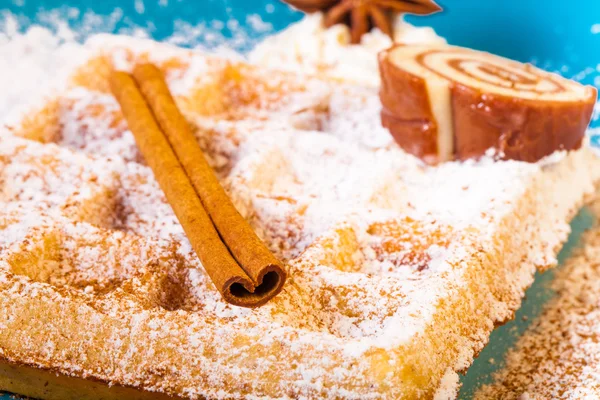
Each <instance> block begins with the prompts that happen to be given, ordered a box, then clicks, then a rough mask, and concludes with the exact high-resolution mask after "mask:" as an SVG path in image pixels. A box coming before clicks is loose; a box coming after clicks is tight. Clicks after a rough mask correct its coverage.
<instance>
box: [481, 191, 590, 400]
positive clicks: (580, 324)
mask: <svg viewBox="0 0 600 400" xmlns="http://www.w3.org/2000/svg"><path fill="white" fill-rule="evenodd" d="M599 204H600V203H599V202H598V200H596V201H595V202H594V204H593V206H592V207H591V208H592V210H593V211H594V214H595V216H596V217H598V211H599V208H598V207H599ZM599 234H600V231H599V229H598V224H597V222H596V224H595V226H594V227H593V228H592V230H591V231H590V232H588V233H585V234H584V237H583V240H582V246H581V247H580V248H579V249H578V250H576V252H575V254H573V255H572V256H571V257H570V258H569V259H568V260H567V261H566V263H565V265H564V266H563V267H562V268H561V270H560V271H559V272H558V273H557V276H556V279H555V280H554V285H553V286H554V289H555V290H556V291H557V292H558V295H557V297H556V298H555V299H554V300H552V301H551V302H550V303H549V304H548V305H547V306H546V309H545V310H544V312H543V313H542V314H541V315H540V317H539V318H538V319H537V320H536V321H534V323H533V325H532V326H531V327H530V328H529V330H528V331H527V332H526V333H525V334H524V336H523V337H522V338H521V339H520V340H519V342H518V343H517V345H516V348H515V349H514V350H512V351H511V352H510V353H509V354H508V356H507V365H506V367H505V368H504V369H503V370H501V371H500V372H499V373H498V374H497V375H496V377H495V378H496V382H495V383H494V384H492V385H489V386H486V387H484V388H482V389H481V390H480V391H479V392H478V394H477V396H476V397H477V398H479V399H488V398H503V399H525V398H528V399H542V398H563V399H582V398H595V397H597V396H598V393H599V392H600V379H599V376H600V375H599V374H600V371H599V370H598V365H599V363H598V361H599V360H598V358H599V355H600V348H599V346H598V340H597V338H598V334H600V326H599V324H598V321H599V320H600V314H599V312H598V300H597V299H598V293H599V291H600V286H599V285H598V281H599V280H598V273H599V271H598V263H597V261H598V257H600V247H599V244H600V235H599Z"/></svg>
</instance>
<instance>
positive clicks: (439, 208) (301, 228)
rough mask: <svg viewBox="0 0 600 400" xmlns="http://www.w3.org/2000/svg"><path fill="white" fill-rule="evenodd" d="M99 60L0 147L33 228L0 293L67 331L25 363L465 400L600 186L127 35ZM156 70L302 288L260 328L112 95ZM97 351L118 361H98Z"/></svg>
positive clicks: (372, 92)
mask: <svg viewBox="0 0 600 400" xmlns="http://www.w3.org/2000/svg"><path fill="white" fill-rule="evenodd" d="M85 47H86V50H85V52H86V53H88V54H87V57H91V58H90V60H91V61H90V63H89V64H86V65H84V66H83V67H82V68H81V69H78V71H79V75H77V74H76V76H79V77H78V79H76V80H74V81H71V82H72V83H71V86H69V87H68V88H67V89H66V90H65V91H62V92H60V93H58V94H57V95H56V97H54V98H53V99H52V101H51V102H50V103H51V104H54V106H53V107H46V108H45V111H44V112H42V113H40V114H34V115H31V114H30V115H28V117H29V118H28V120H29V122H28V123H25V121H24V122H23V123H21V124H16V125H14V126H13V127H12V134H11V135H9V134H8V133H7V134H5V135H3V139H2V146H0V148H1V149H2V151H3V153H2V154H3V158H2V166H1V167H0V171H1V173H2V176H3V177H4V178H5V180H4V185H3V190H4V191H5V192H6V195H5V198H4V200H5V202H10V203H11V204H12V205H11V206H10V207H12V208H10V207H9V208H8V210H17V211H19V212H20V213H19V212H17V211H15V212H13V213H8V214H7V215H6V216H5V218H13V219H14V220H15V221H19V222H20V223H17V224H15V223H13V224H12V225H10V227H5V228H4V231H3V232H5V233H6V235H7V237H8V235H9V234H10V238H11V243H12V244H11V246H10V250H5V251H4V253H3V257H4V258H3V261H2V271H3V272H2V274H0V275H3V274H5V275H10V276H12V278H11V279H12V280H10V279H8V280H3V281H2V282H4V285H7V286H11V285H12V286H11V287H16V286H17V285H18V287H19V288H22V287H25V288H27V289H15V291H16V293H20V295H21V296H20V297H18V298H16V297H15V298H12V297H11V299H10V301H8V300H7V303H6V304H7V305H6V307H7V309H6V312H7V313H13V312H21V313H22V312H24V311H23V309H21V308H20V307H21V306H20V304H25V303H27V302H29V303H28V304H26V306H27V307H28V309H30V310H45V311H43V312H44V313H47V315H57V316H59V317H57V318H56V319H55V320H53V321H50V322H48V323H47V325H44V328H43V329H42V330H41V331H40V332H42V331H43V335H44V337H45V338H46V339H47V341H48V343H49V344H48V345H47V346H44V347H43V349H39V348H38V347H37V345H38V343H43V342H41V341H40V342H35V341H32V342H31V343H28V344H27V345H25V346H24V345H22V344H17V343H14V342H12V341H11V339H10V338H8V337H5V338H4V339H3V336H2V334H1V333H0V344H1V346H0V347H1V348H3V349H12V350H11V351H12V352H13V354H15V358H16V359H18V360H20V361H21V362H31V363H35V364H37V365H41V366H52V367H53V368H57V369H59V370H60V371H62V372H65V373H69V374H85V375H86V376H93V377H95V378H97V379H103V380H108V381H112V382H118V383H121V384H126V385H134V386H143V387H144V388H146V389H151V390H159V391H165V392H174V393H177V394H179V395H181V396H187V397H191V398H195V397H198V396H207V397H227V396H230V395H231V396H235V397H244V396H246V395H249V393H250V392H251V393H253V395H255V396H264V397H271V398H272V397H280V396H284V397H301V396H307V397H311V396H322V397H336V396H337V397H343V396H347V397H348V396H349V397H360V398H364V397H367V395H368V396H371V397H383V396H386V395H390V396H396V397H401V396H405V397H411V396H412V395H418V394H428V395H429V394H431V395H433V393H434V392H435V391H436V390H437V388H438V387H439V386H440V385H441V384H442V383H441V382H442V377H444V378H443V382H446V383H447V384H446V385H445V386H448V387H446V389H445V390H446V391H445V392H444V393H452V390H453V389H452V387H451V386H452V385H456V379H455V375H453V374H454V372H448V371H456V369H459V368H464V367H465V366H466V365H468V364H469V363H470V362H471V360H472V357H473V354H474V352H476V351H477V350H478V349H479V348H480V347H481V346H482V345H483V343H484V342H485V340H486V338H487V334H488V333H489V330H490V329H491V326H492V324H493V322H495V321H502V320H504V319H506V318H508V317H510V316H511V315H512V312H513V310H514V308H515V307H516V305H517V304H518V301H519V299H520V296H521V294H522V289H523V287H525V286H526V285H527V284H528V283H529V282H530V281H531V279H532V273H533V271H534V268H533V267H534V260H536V261H546V262H547V263H552V261H553V260H552V257H549V256H547V254H548V253H552V254H553V251H554V248H555V247H556V246H558V245H559V244H560V242H561V241H562V240H563V239H564V237H563V236H564V235H563V234H564V229H565V228H564V227H565V225H566V221H567V219H568V216H569V215H570V213H572V211H573V210H574V209H575V208H576V207H577V205H578V204H579V203H580V201H581V198H582V197H583V195H584V194H585V193H587V192H590V191H591V190H592V182H593V181H595V180H596V179H597V178H598V177H597V176H596V174H597V173H596V172H594V171H598V170H599V169H598V168H591V167H590V165H594V161H595V158H593V156H591V155H590V154H589V152H588V150H587V149H583V150H581V151H579V152H575V153H573V154H571V155H569V156H567V157H562V158H559V159H557V160H555V161H554V162H552V161H551V160H550V161H548V162H547V163H546V164H544V165H541V164H540V165H532V164H524V163H519V162H501V163H500V162H495V161H494V160H493V159H491V158H485V159H483V160H480V161H478V162H468V163H448V164H445V165H443V166H441V167H438V168H430V167H425V166H423V165H422V164H421V163H420V161H418V160H417V159H415V158H413V157H411V156H409V155H407V154H405V153H404V152H402V151H401V150H400V149H399V148H398V147H397V146H395V145H394V144H393V143H392V142H390V140H389V137H388V136H389V134H387V132H386V131H385V130H383V129H382V128H381V127H380V126H379V124H378V123H377V121H379V117H378V114H379V107H380V106H379V104H378V102H377V91H376V89H373V88H360V87H355V86H352V85H349V84H344V83H339V82H337V83H336V82H333V81H330V80H328V79H324V80H323V79H319V78H314V77H306V76H295V75H289V74H285V73H282V72H278V71H265V70H264V69H259V68H254V67H251V66H246V65H238V64H236V63H235V62H233V63H232V62H231V61H230V60H223V59H216V58H211V57H209V56H206V55H204V54H202V53H198V52H191V51H186V50H178V49H176V48H173V47H168V46H160V45H157V44H155V43H152V42H144V41H140V40H132V39H127V38H110V37H107V36H99V37H97V38H92V39H91V40H90V41H89V42H88V43H87V44H86V46H85ZM90 52H92V53H93V54H92V55H91V56H90V55H89V53H90ZM147 53H149V55H148V54H147ZM147 56H149V57H150V59H152V60H153V61H155V62H156V63H158V64H159V65H161V66H162V67H163V68H164V69H166V74H167V77H168V81H169V84H170V85H171V87H173V88H174V89H175V90H174V91H175V93H176V94H177V96H178V99H177V100H178V102H179V103H180V105H181V106H182V109H183V110H184V111H185V113H186V116H187V117H188V119H189V121H190V123H192V124H193V126H194V129H195V131H196V133H197V135H198V139H199V142H200V144H201V146H202V147H203V148H204V150H205V152H206V154H207V156H208V158H209V160H210V162H211V163H212V164H213V165H216V166H217V170H218V172H219V174H220V176H221V177H222V179H223V183H224V185H225V186H226V188H227V190H228V191H229V193H230V194H231V196H232V198H233V199H234V201H235V203H236V205H237V206H238V207H239V209H240V212H241V213H242V214H243V215H244V216H245V217H246V218H248V220H249V221H250V222H251V224H252V225H253V227H254V228H255V229H256V230H257V232H258V233H259V234H260V235H261V236H262V237H263V238H265V240H266V241H267V243H268V245H269V246H270V247H271V248H273V250H274V251H276V252H277V254H278V255H279V256H280V257H282V258H283V259H284V260H285V261H286V262H287V264H288V267H289V269H290V274H291V278H290V281H289V282H288V284H286V287H285V289H284V291H283V292H282V293H281V294H280V295H278V296H277V297H276V298H275V299H273V301H271V302H270V303H268V304H267V305H265V306H264V307H261V308H260V309H257V310H246V309H239V308H237V307H234V306H231V305H229V304H226V303H224V302H223V301H222V299H221V297H220V295H219V293H218V292H217V291H216V290H215V288H214V287H213V285H212V283H211V282H210V280H209V279H208V278H207V277H206V275H205V274H204V272H203V270H202V268H201V265H200V263H199V261H198V259H197V257H196V256H195V255H194V254H193V253H192V251H191V248H190V246H189V243H188V242H187V239H186V238H185V235H184V234H183V232H182V230H181V227H180V226H179V224H178V223H177V220H176V218H175V216H174V214H173V212H172V211H171V209H170V207H169V206H168V204H167V203H166V201H165V199H164V195H163V194H162V192H161V191H160V189H159V187H158V185H157V184H156V182H155V181H154V179H153V175H152V172H151V171H150V170H149V169H148V168H147V167H146V166H144V165H143V162H142V160H140V157H139V154H137V151H136V149H135V145H134V142H133V140H132V137H131V134H130V132H128V131H127V127H126V125H125V123H124V121H123V119H122V116H121V115H120V112H119V109H118V107H117V104H116V102H115V100H114V99H113V98H112V97H111V96H110V95H108V94H107V93H106V87H105V86H106V85H105V81H104V80H103V79H105V74H106V71H107V70H109V69H110V67H112V66H113V65H115V64H116V65H118V66H120V67H124V68H129V67H130V66H131V64H132V63H133V62H135V60H137V59H139V58H140V57H147ZM81 71H85V73H83V76H81V74H82V72H81ZM103 77H104V78H103ZM215 82H217V85H215V84H214V83H215ZM198 99H200V100H198ZM202 99H210V100H211V101H213V102H214V104H213V106H214V110H216V111H212V112H210V113H208V112H206V101H205V100H202ZM223 104H225V105H226V107H223V106H222V105H223ZM36 115H37V117H38V118H35V116H36ZM40 127H44V129H43V130H40ZM49 128H52V129H49ZM40 132H41V133H43V134H42V135H41V136H40ZM13 135H18V136H24V137H26V138H28V139H30V140H26V139H20V138H17V137H14V136H13ZM33 140H38V141H42V142H54V143H56V144H41V143H36V142H34V141H33ZM39 163H42V164H41V166H39V165H38V164H39ZM582 168H583V170H584V171H585V173H581V172H580V171H581V169H582ZM31 171H35V174H33V173H32V172H31ZM90 172H94V174H95V175H94V176H92V175H91V174H90ZM9 178H10V179H9ZM8 182H19V183H20V185H19V188H20V189H19V190H21V191H23V190H24V191H29V192H31V193H30V194H28V195H27V196H24V195H22V194H19V195H15V194H14V193H15V192H14V190H15V189H14V188H13V187H12V186H11V185H10V184H8ZM50 186H51V187H52V188H53V190H49V187H50ZM566 187H569V188H570V190H566ZM75 192H77V193H75ZM548 193H561V194H560V195H556V196H553V197H552V198H547V196H546V195H547V194H548ZM15 203H16V204H18V205H19V207H16V206H15V205H14V204H15ZM25 213H27V214H28V215H29V216H26V215H25ZM38 216H41V217H38ZM532 220H535V221H536V223H535V224H534V223H531V222H532ZM27 221H29V222H27ZM36 221H39V222H37V223H36ZM44 221H46V222H44ZM15 231H16V232H15ZM27 238H30V239H27ZM26 242H27V243H29V244H26ZM29 246H33V247H29ZM74 249H81V251H79V250H78V251H75V250H74ZM133 249H135V250H133ZM508 249H511V251H508ZM481 254H484V255H486V256H485V257H487V258H485V257H482V256H481ZM56 255H59V256H56ZM498 259H501V260H502V261H503V262H499V261H497V260H498ZM56 260H62V261H61V262H60V263H59V264H56V263H54V264H52V262H58V261H56ZM49 262H50V263H49ZM100 264H101V265H100ZM57 265H58V266H59V268H55V267H56V266H57ZM507 266H508V267H507ZM541 266H547V265H546V264H543V265H541ZM40 271H42V272H43V273H42V272H40ZM11 274H12V275H11ZM481 276H487V278H486V279H481ZM30 289H31V290H30ZM33 289H35V294H34V292H33ZM25 291H26V293H27V294H26V295H24V296H23V293H25ZM490 293H500V295H499V297H498V298H495V297H494V295H492V294H490ZM61 296H62V297H61ZM82 296H83V297H82ZM467 296H468V298H470V300H471V301H469V302H465V301H464V299H465V298H467ZM56 297H60V298H61V300H60V301H59V302H58V301H48V300H47V299H48V298H56ZM82 299H85V300H82ZM502 299H509V300H508V301H507V300H502ZM12 301H15V302H14V303H11V302H12ZM23 301H24V302H25V303H22V302H23ZM86 302H93V303H94V304H96V305H97V308H90V307H88V306H87V305H85V304H87V303H86ZM8 304H10V305H8ZM24 306H25V305H24ZM73 310H77V311H76V312H75V313H74V311H73ZM475 311H477V312H475ZM36 312H37V311H36ZM40 312H42V311H40ZM44 315H46V314H44ZM73 315H80V316H81V315H85V318H83V317H78V318H80V319H77V320H81V321H84V322H76V321H75V320H71V318H72V316H73ZM39 318H40V316H39V315H38V316H32V318H31V319H30V321H31V323H35V322H36V321H38V320H39ZM85 321H90V322H89V323H88V322H85ZM92 321H94V322H93V323H92ZM82 324H83V325H82ZM100 326H102V327H103V328H102V329H103V331H102V332H104V333H102V334H100V333H99V332H100V331H99V329H101V328H100ZM27 327H28V325H26V329H28V328H27ZM10 329H16V328H15V327H12V328H11V327H7V331H10ZM60 329H68V330H69V331H70V332H71V330H72V331H73V332H72V334H73V335H72V337H71V338H70V340H68V341H65V340H64V339H61V337H60V336H59V335H57V334H56V332H59V331H60ZM94 332H95V333H94ZM465 332H467V333H465ZM94 335H96V336H94ZM439 338H443V339H441V341H439V340H440V339H439ZM50 342H52V343H51V344H50ZM86 346H87V347H86ZM89 346H92V347H94V348H103V349H104V351H105V353H106V354H108V355H109V356H108V357H99V358H97V359H94V360H90V359H89V358H86V357H84V356H83V354H85V349H86V348H90V347H89ZM74 347H75V348H74ZM453 348H457V349H459V350H458V351H456V352H454V351H453V350H452V349H453ZM61 351H73V352H74V353H73V354H74V356H73V357H71V358H69V359H68V360H67V359H65V358H64V357H62V356H61V354H62V353H61ZM114 360H118V362H117V363H116V364H117V365H115V364H114ZM290 360H294V361H293V365H290ZM158 365H161V366H163V367H161V368H159V369H158V370H157V369H156V368H157V366H158ZM432 366H435V367H432ZM406 368H409V369H410V371H412V372H410V373H407V374H408V376H409V378H408V379H407V378H406V376H404V375H402V373H400V372H399V371H406ZM431 368H434V369H433V370H432V369H431ZM419 374H423V375H426V376H428V377H433V378H431V382H432V383H431V385H430V386H428V387H427V388H424V387H423V386H422V385H421V384H420V383H419V381H418V379H419V378H418V376H419ZM207 382H209V383H207ZM237 382H241V383H237ZM386 382H393V384H390V385H388V384H387V383H386ZM413 397H414V396H413Z"/></svg>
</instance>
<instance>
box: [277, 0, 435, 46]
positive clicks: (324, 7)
mask: <svg viewBox="0 0 600 400" xmlns="http://www.w3.org/2000/svg"><path fill="white" fill-rule="evenodd" d="M284 1H285V2H287V3H289V4H290V5H292V6H293V7H295V8H297V9H299V10H301V11H304V12H307V13H313V12H317V11H323V13H324V14H325V20H324V23H325V26H326V27H327V28H329V27H330V26H333V25H335V24H339V23H344V24H346V25H348V26H349V27H350V36H351V40H352V43H360V38H361V37H362V35H364V34H365V33H367V32H368V31H370V30H371V29H372V28H373V27H377V28H379V29H381V31H382V32H383V33H385V34H386V35H388V36H390V37H393V36H392V35H393V26H392V21H393V18H394V16H395V15H396V14H398V13H409V14H418V15H427V14H431V13H434V12H437V11H440V10H441V7H440V6H438V5H437V4H436V3H435V2H434V1H433V0H284Z"/></svg>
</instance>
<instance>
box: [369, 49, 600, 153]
mask: <svg viewBox="0 0 600 400" xmlns="http://www.w3.org/2000/svg"><path fill="white" fill-rule="evenodd" d="M379 67H380V72H381V80H382V84H381V90H380V98H381V103H382V105H383V110H382V113H381V118H382V123H383V125H384V126H385V127H387V128H388V129H389V130H390V133H391V134H392V135H393V136H394V139H395V140H396V142H397V143H398V144H399V145H400V146H401V147H402V148H404V150H406V151H407V152H409V153H411V154H414V155H416V156H418V157H420V158H422V159H423V160H424V161H426V162H428V163H437V162H441V161H447V160H452V159H459V160H463V159H467V158H477V157H480V156H482V155H484V154H485V153H486V151H487V150H488V149H490V148H493V149H495V150H496V153H497V155H498V157H499V158H501V159H513V160H521V161H527V162H535V161H538V160H539V159H541V158H543V157H545V156H547V155H549V154H552V153H553V152H555V151H556V150H574V149H577V148H579V147H580V146H581V143H582V140H583V138H584V135H585V130H586V128H587V126H588V123H589V121H590V118H591V116H592V112H593V107H594V104H595V102H596V90H595V89H594V88H593V87H591V86H583V85H581V84H579V83H577V82H574V81H571V80H568V79H565V78H562V77H560V76H558V75H556V74H552V73H549V72H546V71H543V70H541V69H538V68H536V67H534V66H532V65H530V64H522V63H519V62H516V61H512V60H509V59H506V58H502V57H499V56H495V55H492V54H489V53H485V52H481V51H476V50H472V49H466V48H461V47H455V46H448V45H414V46H404V45H397V46H394V47H392V48H391V49H389V50H386V51H384V52H382V53H380V55H379Z"/></svg>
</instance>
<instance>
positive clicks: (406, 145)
mask: <svg viewBox="0 0 600 400" xmlns="http://www.w3.org/2000/svg"><path fill="white" fill-rule="evenodd" d="M381 123H382V125H383V126H384V127H386V128H388V129H389V130H390V133H391V134H392V136H393V137H394V140H395V141H396V143H398V144H399V145H400V147H402V148H403V149H404V151H406V152H407V153H409V154H412V155H413V156H416V157H419V158H420V159H422V160H424V161H425V162H427V163H430V164H435V163H436V162H437V161H438V155H437V154H438V151H437V147H438V146H437V127H436V124H435V122H433V121H423V120H415V121H407V120H402V119H398V118H396V116H395V115H393V114H392V113H390V112H389V111H387V110H386V109H383V110H382V111H381Z"/></svg>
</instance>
